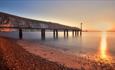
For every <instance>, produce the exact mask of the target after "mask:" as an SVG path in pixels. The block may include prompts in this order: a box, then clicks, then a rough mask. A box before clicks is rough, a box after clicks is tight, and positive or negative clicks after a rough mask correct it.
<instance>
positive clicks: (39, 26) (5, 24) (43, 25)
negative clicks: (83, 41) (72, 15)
mask: <svg viewBox="0 0 115 70" xmlns="http://www.w3.org/2000/svg"><path fill="white" fill-rule="evenodd" d="M0 28H1V29H0V30H5V29H11V30H12V29H16V30H19V38H20V39H23V29H31V30H32V29H36V30H40V31H41V39H42V40H45V37H46V31H48V30H50V31H52V32H53V37H54V38H58V32H60V31H63V32H64V37H68V36H69V33H68V32H70V31H72V34H73V36H77V35H78V33H81V32H82V29H80V28H77V27H71V26H66V25H62V24H58V23H53V22H46V21H39V20H33V19H28V18H23V17H19V16H14V15H11V14H6V13H2V12H0Z"/></svg>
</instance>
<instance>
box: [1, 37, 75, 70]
mask: <svg viewBox="0 0 115 70" xmlns="http://www.w3.org/2000/svg"><path fill="white" fill-rule="evenodd" d="M0 70H77V69H73V68H68V67H66V66H64V65H61V64H59V63H57V62H52V61H49V60H47V59H46V58H42V57H41V56H36V55H34V54H31V53H29V52H28V51H26V50H25V49H23V48H22V47H21V46H19V45H18V44H16V40H13V39H8V38H4V37H0Z"/></svg>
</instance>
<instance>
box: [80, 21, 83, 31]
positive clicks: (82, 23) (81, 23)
mask: <svg viewBox="0 0 115 70" xmlns="http://www.w3.org/2000/svg"><path fill="white" fill-rule="evenodd" d="M80 24H81V31H82V25H83V23H82V22H81V23H80Z"/></svg>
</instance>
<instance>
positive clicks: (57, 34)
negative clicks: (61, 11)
mask: <svg viewBox="0 0 115 70" xmlns="http://www.w3.org/2000/svg"><path fill="white" fill-rule="evenodd" d="M55 31H56V38H58V30H55Z"/></svg>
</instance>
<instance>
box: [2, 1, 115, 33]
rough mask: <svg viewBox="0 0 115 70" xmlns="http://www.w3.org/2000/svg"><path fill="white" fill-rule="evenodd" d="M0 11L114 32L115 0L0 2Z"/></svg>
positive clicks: (88, 28)
mask: <svg viewBox="0 0 115 70" xmlns="http://www.w3.org/2000/svg"><path fill="white" fill-rule="evenodd" d="M0 11H1V12H6V13H10V14H14V15H18V16H23V17H27V18H32V19H37V20H45V21H51V22H57V23H60V24H65V25H70V26H76V27H80V23H81V22H83V23H84V24H83V29H84V30H86V29H87V30H103V31H104V30H115V0H0Z"/></svg>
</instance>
